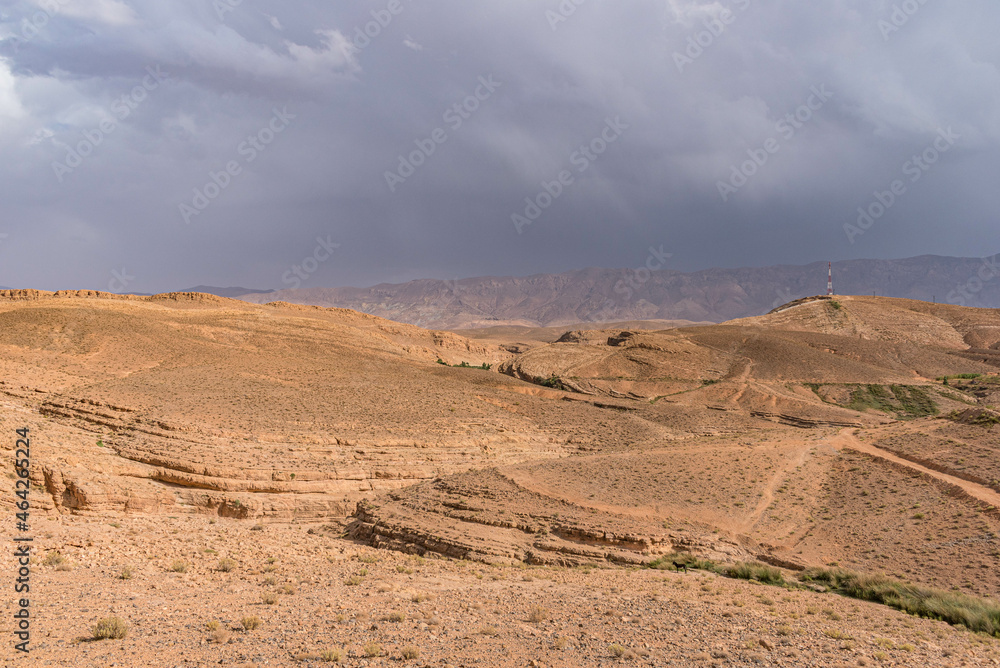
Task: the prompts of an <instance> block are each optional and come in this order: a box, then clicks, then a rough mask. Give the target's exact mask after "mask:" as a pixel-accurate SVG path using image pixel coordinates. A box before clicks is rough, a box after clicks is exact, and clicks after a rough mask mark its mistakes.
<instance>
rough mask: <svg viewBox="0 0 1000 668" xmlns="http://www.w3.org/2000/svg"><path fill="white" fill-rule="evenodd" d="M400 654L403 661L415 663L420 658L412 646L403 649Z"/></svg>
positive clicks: (418, 652)
mask: <svg viewBox="0 0 1000 668" xmlns="http://www.w3.org/2000/svg"><path fill="white" fill-rule="evenodd" d="M400 654H402V656H403V660H404V661H415V660H416V659H419V658H420V650H419V649H417V648H416V647H414V646H413V645H407V646H406V647H404V648H403V649H402V651H401V652H400Z"/></svg>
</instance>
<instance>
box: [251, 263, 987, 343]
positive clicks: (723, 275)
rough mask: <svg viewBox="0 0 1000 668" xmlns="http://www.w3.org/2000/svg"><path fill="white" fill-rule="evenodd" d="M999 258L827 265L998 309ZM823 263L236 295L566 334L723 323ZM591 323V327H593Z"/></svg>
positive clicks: (902, 291)
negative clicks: (575, 329)
mask: <svg viewBox="0 0 1000 668" xmlns="http://www.w3.org/2000/svg"><path fill="white" fill-rule="evenodd" d="M996 261H997V256H995V255H994V256H993V257H991V258H986V259H977V258H951V257H941V256H935V255H924V256H920V257H914V258H906V259H901V260H850V261H844V262H835V263H834V266H833V271H834V278H835V286H836V289H837V292H838V293H841V294H854V295H870V294H873V293H874V294H877V295H879V296H890V297H898V298H907V299H916V300H923V301H928V302H932V301H937V302H938V303H954V304H961V305H963V306H972V307H994V308H995V307H1000V280H997V276H998V275H1000V268H998V267H997V264H996ZM826 277H827V265H826V263H825V262H817V263H813V264H809V265H805V266H772V267H757V268H741V269H708V270H704V271H696V272H691V273H682V272H679V271H675V270H672V269H667V268H664V269H660V270H657V271H652V272H650V271H648V270H647V269H646V268H645V267H640V268H637V269H595V268H589V269H581V270H578V271H571V272H567V273H563V274H539V275H535V276H527V277H495V276H488V277H479V278H468V279H461V280H454V281H439V280H417V281H411V282H409V283H403V284H380V285H376V286H373V287H369V288H348V287H344V288H299V289H289V290H278V291H276V292H274V293H270V294H265V295H246V296H243V297H241V298H242V299H246V300H247V301H250V302H253V303H266V302H268V301H275V300H282V301H287V302H294V303H300V304H313V305H319V306H339V307H344V308H351V309H354V310H357V311H363V312H366V313H372V314H375V315H378V316H381V317H384V318H389V319H390V320H398V321H400V322H408V323H412V324H416V325H420V326H422V327H433V328H438V329H467V328H473V327H493V326H503V325H514V326H525V327H572V326H573V324H574V323H582V322H589V323H610V322H615V321H624V320H655V319H659V320H687V321H692V322H704V321H710V322H722V321H724V320H731V319H734V318H743V317H749V316H756V315H761V314H764V313H767V312H768V311H770V310H771V309H773V308H775V307H777V306H780V305H782V304H785V303H787V302H790V301H793V300H795V299H798V298H801V297H807V296H809V295H815V294H820V293H822V292H825V291H826ZM591 326H595V325H591Z"/></svg>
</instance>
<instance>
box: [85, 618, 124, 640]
mask: <svg viewBox="0 0 1000 668" xmlns="http://www.w3.org/2000/svg"><path fill="white" fill-rule="evenodd" d="M128 630H129V629H128V624H126V623H125V620H124V619H122V618H121V617H105V618H104V619H102V620H100V621H99V622H97V624H95V625H94V628H93V629H91V634H92V635H93V638H94V640H121V639H122V638H124V637H125V636H127V635H128Z"/></svg>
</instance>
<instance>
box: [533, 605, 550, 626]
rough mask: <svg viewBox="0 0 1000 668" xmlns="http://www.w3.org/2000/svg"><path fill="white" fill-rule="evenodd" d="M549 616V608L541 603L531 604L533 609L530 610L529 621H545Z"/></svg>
mask: <svg viewBox="0 0 1000 668" xmlns="http://www.w3.org/2000/svg"><path fill="white" fill-rule="evenodd" d="M548 618H549V611H548V608H544V607H542V606H540V605H533V606H531V610H530V611H529V612H528V621H529V622H532V623H535V624H537V623H539V622H544V621H545V620H546V619H548Z"/></svg>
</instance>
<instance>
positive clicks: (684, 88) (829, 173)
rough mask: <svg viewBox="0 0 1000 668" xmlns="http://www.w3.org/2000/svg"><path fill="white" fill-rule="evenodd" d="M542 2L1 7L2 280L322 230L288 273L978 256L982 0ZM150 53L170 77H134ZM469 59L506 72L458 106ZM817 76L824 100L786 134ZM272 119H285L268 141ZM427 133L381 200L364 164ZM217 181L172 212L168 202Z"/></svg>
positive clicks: (271, 256)
mask: <svg viewBox="0 0 1000 668" xmlns="http://www.w3.org/2000/svg"><path fill="white" fill-rule="evenodd" d="M560 4H561V3H560V2H559V0H543V1H541V2H539V1H537V0H513V1H512V2H483V3H460V2H454V1H447V0H398V5H397V4H393V3H391V2H390V0H374V1H372V2H364V3H362V2H353V3H337V4H336V5H333V6H330V5H328V4H326V3H319V2H306V1H302V2H290V3H285V4H282V5H280V6H275V5H273V4H267V5H265V4H264V3H263V2H255V1H253V0H243V1H242V2H235V0H230V2H229V5H227V6H230V5H231V7H230V9H231V11H225V12H221V13H220V12H218V11H217V9H216V8H215V6H214V5H213V3H211V2H201V1H199V2H194V1H180V2H171V3H165V2H155V1H152V0H136V1H128V2H127V1H125V0H121V1H116V0H72V2H70V1H69V0H46V1H44V2H27V1H26V0H18V1H17V2H12V3H8V4H7V5H5V6H4V8H3V10H2V12H3V13H2V15H0V38H2V41H0V148H2V150H3V152H4V156H5V157H6V159H5V160H4V161H3V163H2V164H0V197H2V200H3V202H4V207H3V208H4V212H3V215H2V219H0V233H4V234H7V235H8V236H7V237H6V238H4V240H3V243H2V244H0V284H5V285H11V284H13V285H31V286H35V287H41V288H50V289H52V288H64V287H91V288H100V289H106V288H107V285H108V283H109V281H111V280H112V278H113V275H112V272H113V271H119V272H120V270H121V269H122V267H125V268H127V269H128V274H129V275H134V277H135V278H134V282H133V283H132V284H131V285H129V289H131V290H137V291H158V290H165V289H175V288H180V287H185V286H187V285H193V284H197V283H216V284H219V283H224V284H237V283H239V284H244V285H251V286H260V287H286V286H283V285H282V284H281V276H282V275H283V274H284V272H285V271H287V269H288V268H289V267H290V266H292V265H294V264H295V263H297V262H299V261H301V260H302V258H303V257H306V256H307V255H309V254H310V253H311V252H312V251H313V249H314V248H315V247H316V238H317V237H318V236H323V237H324V238H325V237H326V236H327V235H329V236H330V238H332V239H333V240H334V241H335V242H336V243H339V244H340V249H339V251H338V252H337V253H336V254H335V255H334V256H333V257H331V258H330V260H328V261H326V262H325V263H324V264H323V265H322V266H320V267H319V268H318V270H317V271H316V272H315V274H314V275H312V276H311V277H310V278H309V281H310V286H315V287H318V286H322V285H365V284H370V283H375V282H379V281H396V280H406V279H410V278H416V277H424V276H429V277H438V278H453V277H456V276H469V275H482V274H495V275H496V274H528V273H535V272H550V271H551V272H555V271H564V270H568V269H572V268H578V267H583V266H633V265H635V264H637V263H639V262H641V261H642V259H643V257H644V253H645V252H646V248H647V247H648V246H649V245H650V244H655V245H657V246H658V245H660V244H663V245H664V246H665V247H666V248H667V249H668V250H669V251H670V252H672V253H673V258H672V260H671V262H672V265H671V268H673V269H682V270H693V269H699V268H704V267H709V266H740V265H764V264H770V263H807V262H810V261H814V260H818V259H826V258H828V257H831V258H833V259H849V258H858V257H877V256H882V257H903V256H907V255H918V254H922V253H937V254H956V255H987V254H992V253H995V252H996V250H997V249H996V248H992V247H990V246H989V244H991V243H994V240H995V239H996V222H995V215H994V214H993V213H992V212H994V211H996V210H997V209H996V194H995V191H996V188H995V185H994V184H993V181H994V180H995V179H994V178H993V175H994V174H995V164H996V162H997V157H998V155H997V152H998V150H997V144H998V139H1000V114H998V109H1000V105H998V99H997V98H998V95H1000V73H998V63H1000V46H998V45H997V43H996V41H995V39H994V38H993V35H992V34H990V32H989V31H990V30H991V27H992V26H995V25H996V19H998V18H1000V9H998V8H997V7H996V5H995V3H988V2H987V1H986V0H972V1H971V2H969V3H965V4H964V5H961V6H952V5H946V4H944V3H940V2H935V1H934V0H929V1H928V2H926V3H925V4H923V5H918V4H917V3H915V2H912V0H911V2H910V3H907V2H884V1H880V0H835V1H833V2H829V3H820V4H819V5H816V4H803V3H800V2H792V1H791V0H776V1H773V2H767V3H765V2H763V1H762V0H719V1H718V2H694V1H689V0H655V1H654V0H636V1H635V2H631V3H613V2H611V0H587V1H586V2H583V3H582V4H580V5H579V6H576V9H575V11H574V12H573V13H572V14H571V15H567V16H565V17H563V16H562V15H561V14H559V10H560ZM562 4H567V3H562ZM568 4H572V3H568ZM910 4H913V5H914V6H917V7H919V9H918V10H917V11H916V12H915V13H913V14H912V16H909V15H907V16H906V17H905V18H906V20H905V22H902V21H901V20H900V16H901V15H899V14H898V13H897V14H896V15H895V17H894V14H893V12H894V10H893V7H894V5H895V6H897V7H899V6H908V5H910ZM574 6H575V5H574ZM390 9H394V10H396V13H393V12H392V11H390ZM373 11H374V12H376V15H375V16H374V17H373V14H372V12H373ZM549 12H555V14H552V13H549ZM727 12H728V13H727ZM567 13H568V12H567ZM553 16H558V17H559V18H560V19H561V18H565V20H557V19H553ZM894 18H895V19H896V21H897V23H901V25H900V26H899V27H898V30H896V29H887V28H886V27H885V26H886V25H890V26H892V28H896V25H895V24H893V23H892V21H893V19H894ZM378 19H381V20H382V24H379V23H374V24H372V23H371V22H372V21H377V20H378ZM25 21H27V22H28V23H25ZM880 21H885V22H888V23H882V24H880ZM32 23H34V24H37V25H38V27H37V28H34V27H33V25H32ZM553 25H554V26H555V29H553ZM373 26H374V27H373ZM366 28H368V31H369V33H370V34H372V35H374V36H372V37H368V40H367V41H366V40H365V39H364V38H362V39H357V35H358V34H359V33H358V30H361V31H362V34H363V32H364V30H365V29H366ZM692 43H694V44H698V45H699V46H700V49H701V51H700V52H699V51H698V48H691V51H688V48H689V47H690V45H691V44H692ZM695 53H696V54H697V55H696V56H694V57H692V56H691V54H695ZM678 54H680V55H681V56H682V58H681V60H683V59H684V58H687V59H688V60H689V61H690V62H687V63H686V64H684V66H683V67H682V68H680V70H681V71H679V67H678ZM147 68H159V71H161V72H164V73H167V74H169V79H168V80H165V81H162V82H158V85H157V86H156V87H155V88H150V87H149V86H148V85H147V86H146V87H145V88H144V89H143V86H144V81H145V82H146V83H147V84H148V83H149V79H148V78H147V77H148V76H149V75H148V72H149V70H148V69H147ZM489 76H492V77H493V78H494V79H495V80H496V81H498V82H501V85H500V87H499V88H498V89H497V90H496V91H495V92H494V93H493V94H491V95H490V96H489V97H488V98H487V99H485V100H480V101H478V104H476V105H472V106H476V107H477V108H476V109H475V111H472V112H470V111H468V108H469V107H468V106H467V107H466V108H465V109H462V107H461V105H463V103H465V102H466V100H467V98H468V96H470V95H475V92H476V89H477V87H478V86H480V83H479V81H480V77H489ZM820 86H825V87H826V89H828V90H829V91H830V92H831V93H832V97H830V99H829V100H827V101H825V102H824V103H823V104H822V105H821V106H820V107H819V108H818V109H815V110H811V113H810V114H809V118H808V120H807V121H805V122H801V121H799V124H800V125H801V127H795V128H794V130H795V131H794V133H793V134H792V136H790V137H789V136H787V130H785V129H780V128H782V126H781V125H779V124H780V123H781V122H782V120H783V119H785V118H786V116H787V115H788V114H792V115H793V118H794V114H795V113H796V111H797V110H799V109H801V108H802V105H804V104H807V101H808V100H809V96H810V94H811V90H812V89H814V87H820ZM140 89H143V90H140ZM123 98H124V100H123ZM138 98H141V99H138ZM123 104H124V107H123V106H122V105H123ZM456 104H458V105H460V110H459V111H458V112H456V111H452V114H451V115H450V116H446V112H448V110H449V109H454V105H456ZM124 108H128V111H129V113H128V114H127V115H124V116H123V109H124ZM276 109H277V110H278V111H279V112H281V111H282V110H287V113H288V114H290V115H292V116H294V118H293V119H291V120H289V121H288V122H287V127H284V128H283V129H282V130H281V131H280V132H273V131H272V134H273V137H272V136H269V133H268V132H267V128H268V126H269V123H270V122H271V119H272V118H273V117H274V114H275V110H276ZM455 114H460V116H459V117H461V119H462V124H461V126H460V127H455V118H456V116H455ZM462 114H464V115H462ZM465 116H467V118H466V117H465ZM616 117H619V118H620V119H621V120H622V122H623V123H626V124H627V125H628V126H629V127H628V129H627V130H626V131H625V132H624V133H623V134H622V136H621V137H620V139H619V140H618V141H616V142H614V143H612V144H610V145H609V146H608V148H607V150H606V152H604V153H603V154H602V155H600V156H599V157H597V159H595V160H593V161H592V162H591V163H590V164H589V167H588V169H587V170H586V171H585V172H582V173H580V172H579V171H578V170H577V168H576V167H575V166H574V164H573V161H572V156H573V155H574V152H576V151H578V150H579V149H580V147H581V146H584V145H586V144H589V143H590V142H591V141H592V140H593V139H595V138H596V137H598V136H599V133H600V132H601V129H602V127H603V126H604V124H605V122H606V119H608V118H612V119H613V118H616ZM449 119H450V120H449ZM102 123H104V126H103V127H104V128H105V129H107V128H111V127H112V125H109V123H113V129H112V130H111V131H109V132H104V131H103V130H102ZM784 127H785V128H787V127H789V126H787V125H786V126H784ZM940 128H952V131H953V132H954V133H956V134H957V135H959V137H960V139H959V140H958V141H957V142H956V144H955V146H954V147H953V148H952V149H951V150H950V151H948V152H947V153H945V154H942V155H941V156H940V159H939V160H938V161H937V162H936V163H935V164H933V165H931V166H929V169H927V170H926V171H925V172H922V173H921V177H920V179H919V180H918V181H916V182H912V183H911V182H909V181H908V182H907V190H906V192H905V194H904V195H902V196H901V197H899V198H897V201H896V202H895V203H894V204H893V206H892V207H891V208H889V210H888V211H887V212H886V213H885V215H884V216H882V217H881V218H879V219H878V220H877V221H875V223H874V224H873V225H872V226H871V227H870V228H869V229H866V230H865V231H864V234H863V235H861V236H857V237H855V238H854V243H850V240H849V238H848V236H849V235H847V234H845V231H844V225H845V224H850V223H854V222H855V221H856V219H857V208H858V207H862V206H866V205H867V204H868V203H869V202H871V201H873V198H874V194H875V193H876V192H877V191H884V190H886V189H887V188H888V187H890V184H891V183H892V181H893V180H894V179H900V178H906V177H903V176H901V175H902V174H903V171H902V170H903V165H904V164H905V163H907V161H909V160H911V158H912V157H913V156H914V154H919V152H921V151H923V150H924V149H925V147H927V146H928V145H929V144H930V142H932V141H933V140H934V137H935V136H936V134H937V132H938V130H939V129H940ZM437 129H441V130H443V131H444V132H445V136H446V139H445V141H444V142H443V143H437V144H435V150H434V153H433V154H432V155H430V156H428V157H426V159H425V160H424V164H422V165H421V166H420V167H419V168H417V169H416V170H415V172H414V173H413V174H412V176H409V177H407V178H406V180H405V183H403V184H401V185H400V186H399V187H398V188H397V189H396V191H395V192H390V189H389V188H388V187H387V184H386V177H385V173H386V171H393V170H397V169H398V167H399V156H401V155H403V156H409V155H410V154H411V153H412V152H413V151H415V150H419V146H418V144H417V143H416V142H423V143H424V144H423V145H424V146H426V145H427V144H426V141H427V140H428V138H430V137H432V135H433V133H434V131H435V130H437ZM88 133H89V134H88ZM95 133H100V134H99V135H98V134H95ZM88 136H89V137H91V138H97V137H100V138H101V141H100V142H99V143H97V144H96V145H94V146H93V147H92V150H91V151H90V153H89V155H87V156H81V160H80V164H79V165H78V166H76V167H74V168H73V169H72V170H71V171H70V172H68V173H65V172H63V173H61V174H57V171H60V170H58V169H57V168H54V167H53V164H54V163H61V164H64V165H65V164H68V163H67V158H68V156H69V153H70V149H71V148H79V147H80V144H81V142H83V143H87V142H88V141H89V140H88V139H87V137H88ZM440 136H441V135H438V137H440ZM254 138H256V139H257V142H258V143H259V144H260V146H261V147H262V148H261V150H257V149H253V150H250V149H251V148H252V147H253V144H254V142H253V139H254ZM265 139H270V140H271V141H269V143H265V142H263V140H265ZM768 139H775V140H777V141H778V144H779V146H778V150H777V151H776V152H774V153H770V154H769V155H768V159H767V162H766V163H765V164H763V165H761V166H759V167H758V168H757V169H756V170H753V171H754V173H753V175H752V176H750V177H749V178H747V181H746V184H745V185H743V186H741V187H740V188H739V189H738V191H737V192H736V193H735V194H732V196H731V197H729V198H728V199H727V200H726V201H723V200H722V198H721V197H720V194H719V186H718V183H719V182H720V181H727V180H728V179H730V177H731V172H732V169H733V168H734V167H736V168H737V169H739V168H740V166H741V165H742V164H743V163H745V162H746V160H748V159H751V157H752V155H754V154H755V153H753V152H756V155H758V156H759V155H760V150H761V148H762V147H763V146H765V143H766V142H767V140H768ZM771 146H772V148H773V146H774V145H773V144H772V145H771ZM241 147H242V148H243V149H245V150H241ZM84 149H85V150H86V147H84ZM748 151H750V152H751V153H748ZM251 154H253V155H254V157H253V159H252V160H251V159H250V157H249V156H250V155H251ZM227 163H235V165H236V167H238V168H239V169H238V173H237V174H230V175H229V179H228V181H227V179H225V178H223V177H221V176H220V174H223V173H224V172H226V168H227ZM562 170H570V171H572V173H573V177H574V178H573V183H572V185H570V186H567V187H566V188H565V191H564V192H563V193H562V194H561V195H560V196H559V197H558V198H556V200H555V201H554V202H553V203H552V205H551V206H550V207H548V208H547V209H546V210H545V211H544V212H542V215H541V216H540V217H538V219H537V220H536V221H534V222H533V223H532V224H531V225H530V226H529V227H527V228H525V229H524V232H523V234H517V231H516V229H515V226H514V225H513V223H512V221H511V215H512V214H515V213H523V211H524V209H525V198H534V197H535V196H536V195H538V193H539V192H541V191H542V188H543V186H542V184H543V182H551V181H552V180H553V179H556V178H557V176H558V174H559V173H560V171H562ZM213 175H214V178H213ZM60 176H61V178H62V180H61V181H60ZM220 181H222V182H226V185H225V187H218V191H219V192H218V194H217V196H216V197H214V198H212V199H211V200H210V201H209V202H208V203H207V206H205V207H204V210H201V211H199V213H198V214H197V215H195V216H193V217H190V221H191V222H190V223H186V222H185V220H184V216H183V215H182V212H181V210H180V207H181V205H182V204H187V205H192V206H193V204H192V203H193V202H194V201H195V199H196V197H197V195H196V193H195V190H199V191H200V192H202V193H204V191H205V189H206V187H207V188H208V189H209V190H210V191H212V192H214V190H215V189H214V188H212V187H211V186H210V185H209V184H212V183H215V184H216V185H217V186H218V183H219V182H220Z"/></svg>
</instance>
